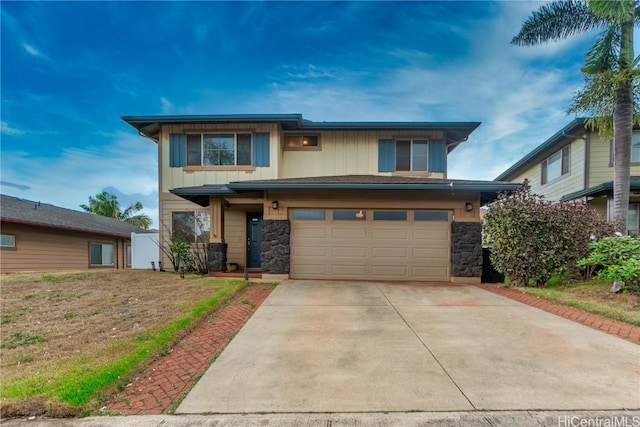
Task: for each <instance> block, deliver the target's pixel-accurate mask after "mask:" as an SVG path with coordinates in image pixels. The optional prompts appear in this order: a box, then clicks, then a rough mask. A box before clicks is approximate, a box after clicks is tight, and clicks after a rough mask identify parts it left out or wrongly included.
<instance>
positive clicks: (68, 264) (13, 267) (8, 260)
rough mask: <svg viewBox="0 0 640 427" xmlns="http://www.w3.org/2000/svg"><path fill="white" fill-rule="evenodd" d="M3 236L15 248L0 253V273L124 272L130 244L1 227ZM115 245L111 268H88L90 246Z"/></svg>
mask: <svg viewBox="0 0 640 427" xmlns="http://www.w3.org/2000/svg"><path fill="white" fill-rule="evenodd" d="M2 233H3V234H11V235H14V236H15V239H16V248H15V249H9V248H3V249H0V257H1V258H2V262H1V263H0V273H3V274H4V273H16V272H28V271H65V270H87V269H89V268H91V269H94V268H125V266H126V247H127V246H128V245H129V241H128V240H125V239H118V238H116V237H113V236H104V235H99V234H91V233H82V232H77V231H71V230H57V229H50V228H45V227H37V226H32V225H25V224H14V223H7V222H3V223H2ZM90 242H91V243H107V244H113V245H114V248H113V249H114V263H115V266H114V267H90V266H89V243H90Z"/></svg>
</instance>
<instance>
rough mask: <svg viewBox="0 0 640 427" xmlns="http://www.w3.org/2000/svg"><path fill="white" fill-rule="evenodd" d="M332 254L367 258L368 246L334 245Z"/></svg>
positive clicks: (341, 256) (342, 256)
mask: <svg viewBox="0 0 640 427" xmlns="http://www.w3.org/2000/svg"><path fill="white" fill-rule="evenodd" d="M331 255H332V256H334V257H340V258H366V257H367V248H362V247H360V248H358V247H353V246H334V247H332V248H331Z"/></svg>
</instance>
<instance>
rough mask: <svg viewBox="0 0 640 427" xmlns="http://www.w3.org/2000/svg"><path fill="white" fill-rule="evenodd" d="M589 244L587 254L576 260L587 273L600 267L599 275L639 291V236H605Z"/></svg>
mask: <svg viewBox="0 0 640 427" xmlns="http://www.w3.org/2000/svg"><path fill="white" fill-rule="evenodd" d="M589 246H590V250H591V253H590V254H589V256H588V257H586V258H583V259H581V260H580V261H579V262H578V265H579V266H581V267H583V268H585V269H586V271H587V273H588V274H589V275H591V274H592V273H593V271H594V270H595V269H596V268H600V271H599V273H598V275H599V276H601V277H605V278H607V279H611V280H619V281H623V282H625V286H627V287H628V288H629V289H632V290H635V291H640V239H639V238H632V237H629V236H624V237H607V238H604V239H602V240H599V241H596V242H592V243H591V244H590V245H589Z"/></svg>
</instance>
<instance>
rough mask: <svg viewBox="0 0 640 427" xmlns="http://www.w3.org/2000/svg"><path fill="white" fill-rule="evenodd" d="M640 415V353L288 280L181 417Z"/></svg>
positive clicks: (540, 319)
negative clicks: (426, 413) (516, 413)
mask: <svg viewBox="0 0 640 427" xmlns="http://www.w3.org/2000/svg"><path fill="white" fill-rule="evenodd" d="M638 408H640V346H637V345H635V344H633V343H630V342H627V341H624V340H622V339H620V338H616V337H613V336H610V335H607V334H605V333H602V332H598V331H595V330H593V329H590V328H588V327H585V326H582V325H579V324H576V323H574V322H571V321H569V320H566V319H563V318H560V317H557V316H554V315H552V314H549V313H546V312H543V311H541V310H538V309H536V308H533V307H530V306H527V305H524V304H521V303H519V302H516V301H513V300H510V299H507V298H504V297H501V296H499V295H495V294H492V293H490V292H487V291H484V290H482V289H479V288H477V287H474V286H467V285H457V284H450V283H447V284H410V283H409V284H407V283H388V282H381V283H375V282H338V281H332V282H328V281H294V280H291V281H286V282H283V283H282V284H280V285H279V286H278V287H277V288H276V289H275V290H274V291H273V292H272V293H271V295H270V296H269V297H268V299H267V300H266V301H265V302H264V303H263V304H262V306H261V307H260V308H259V309H258V310H257V311H256V313H255V314H254V315H253V317H252V318H251V319H250V320H249V321H248V322H247V324H246V325H245V327H244V328H243V329H242V330H241V331H240V332H239V333H238V335H237V336H236V337H235V338H234V339H233V341H232V342H231V343H230V344H229V345H228V346H227V348H226V349H225V350H224V352H223V353H222V354H221V355H220V357H219V358H218V359H217V360H216V362H215V363H214V364H213V365H212V366H211V367H210V368H209V370H208V371H207V372H206V373H205V374H204V375H203V377H202V378H201V379H200V381H199V382H198V383H197V384H196V385H195V387H194V388H193V389H192V391H191V392H190V393H189V394H188V395H187V397H186V398H185V399H184V400H183V402H182V403H181V404H180V406H179V407H178V408H177V410H176V413H178V414H198V413H258V412H267V413H270V412H393V411H468V410H554V409H557V410H580V409H591V410H593V409H638Z"/></svg>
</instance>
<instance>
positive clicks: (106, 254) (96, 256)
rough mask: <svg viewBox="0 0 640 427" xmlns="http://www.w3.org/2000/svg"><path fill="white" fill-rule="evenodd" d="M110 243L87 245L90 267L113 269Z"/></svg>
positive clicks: (111, 245)
mask: <svg viewBox="0 0 640 427" xmlns="http://www.w3.org/2000/svg"><path fill="white" fill-rule="evenodd" d="M113 261H114V260H113V244H112V243H89V265H91V266H92V267H113V266H114V262H113Z"/></svg>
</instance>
